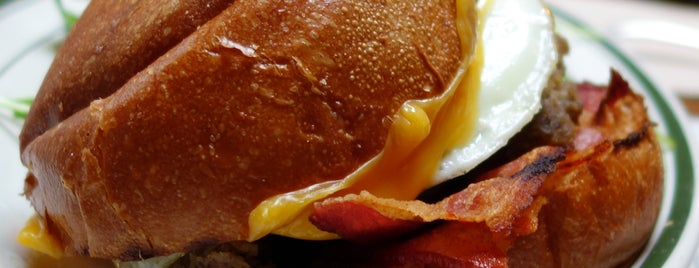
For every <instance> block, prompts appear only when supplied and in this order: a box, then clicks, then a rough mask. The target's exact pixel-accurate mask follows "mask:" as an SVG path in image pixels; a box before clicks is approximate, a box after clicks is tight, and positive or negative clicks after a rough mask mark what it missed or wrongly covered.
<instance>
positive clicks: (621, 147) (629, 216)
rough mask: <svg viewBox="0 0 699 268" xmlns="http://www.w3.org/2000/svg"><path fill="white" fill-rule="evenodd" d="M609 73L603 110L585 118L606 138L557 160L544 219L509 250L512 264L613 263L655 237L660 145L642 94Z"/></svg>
mask: <svg viewBox="0 0 699 268" xmlns="http://www.w3.org/2000/svg"><path fill="white" fill-rule="evenodd" d="M612 77H613V78H612V81H611V84H610V88H611V94H609V95H608V96H607V99H606V100H605V101H604V103H603V105H602V106H601V108H600V110H599V112H598V113H593V114H590V113H585V112H584V113H583V115H581V118H580V124H581V127H582V128H594V129H595V131H599V132H600V133H603V134H602V135H601V136H602V137H605V138H607V139H608V142H603V143H601V144H599V145H597V146H596V147H595V148H590V149H589V150H592V151H589V150H587V151H583V152H579V153H577V154H578V155H579V157H580V158H579V159H575V158H573V159H572V161H571V160H567V161H566V162H565V163H562V164H559V169H558V171H556V172H555V173H554V174H552V175H551V176H550V177H549V178H548V179H547V180H546V181H545V182H544V185H543V186H542V190H541V195H542V196H544V197H545V198H546V199H547V200H548V203H547V205H545V206H544V207H542V209H541V212H540V214H539V218H540V221H539V222H540V225H539V227H538V229H537V231H536V232H535V233H534V234H532V235H530V236H525V237H522V238H519V239H518V240H517V241H516V242H515V245H514V246H513V248H512V249H511V250H510V251H509V252H508V255H510V257H511V261H510V265H512V266H513V267H615V266H618V265H621V264H622V263H624V262H625V261H627V260H628V259H629V258H632V257H634V256H635V255H636V254H637V253H638V251H639V250H641V249H642V247H643V246H644V245H645V242H646V241H647V240H648V238H649V237H650V234H651V232H652V230H653V226H654V225H655V222H656V219H657V217H658V212H659V210H660V203H661V202H660V201H661V198H662V191H663V163H662V156H661V149H660V146H659V144H658V141H657V138H656V136H655V134H654V133H653V128H652V126H651V123H650V122H649V119H648V116H647V113H646V109H645V107H644V106H643V100H642V97H641V96H639V95H636V94H633V93H631V92H630V91H629V89H628V85H627V84H626V82H625V81H623V80H622V79H621V78H620V77H619V76H618V74H616V73H614V74H613V76H612Z"/></svg>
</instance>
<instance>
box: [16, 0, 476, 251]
mask: <svg viewBox="0 0 699 268" xmlns="http://www.w3.org/2000/svg"><path fill="white" fill-rule="evenodd" d="M230 2H232V1H207V4H201V3H199V2H195V1H194V2H191V3H190V2H187V3H182V4H181V5H176V4H170V3H171V1H137V2H133V1H93V2H91V3H90V5H89V7H88V8H87V10H86V11H85V13H84V15H83V17H82V19H81V20H80V21H79V22H78V24H77V25H76V27H75V28H74V30H73V31H72V32H71V34H70V36H69V37H68V39H67V40H66V42H65V45H64V46H63V47H62V48H61V49H60V51H59V52H58V55H57V58H56V60H55V62H54V63H53V65H52V67H51V69H50V71H49V73H48V75H47V77H46V80H45V81H44V83H43V85H42V87H41V89H40V92H39V94H38V95H37V98H36V102H35V103H34V105H33V107H32V109H31V112H30V113H29V116H28V118H27V120H26V124H25V128H24V130H23V132H22V134H21V146H22V152H21V157H22V161H23V163H24V164H25V165H26V166H27V167H28V168H29V171H30V174H29V176H28V178H27V180H26V188H25V194H26V196H27V197H28V198H29V200H30V201H31V203H32V204H33V206H34V207H35V209H36V211H37V213H38V214H39V217H40V218H41V219H42V220H43V221H45V222H46V224H47V227H48V230H49V232H50V233H51V234H53V235H54V236H55V237H56V239H57V240H59V242H60V245H61V246H62V247H63V250H64V251H65V254H67V255H89V256H92V257H98V258H107V259H120V260H136V259H141V258H146V257H150V256H159V255H167V254H171V253H175V252H186V251H189V250H191V249H196V248H201V247H202V246H206V245H213V244H217V243H220V242H226V241H235V240H244V239H247V237H248V221H247V220H248V216H249V213H250V211H251V210H252V209H253V208H255V206H256V205H257V204H259V203H260V202H261V201H263V200H265V199H266V198H268V197H270V196H274V195H277V194H280V193H285V192H289V191H292V190H296V189H299V188H304V187H307V186H310V185H314V184H317V183H321V182H325V181H330V180H337V179H339V178H343V177H344V176H346V175H347V174H348V173H350V172H352V171H353V170H355V169H356V168H357V167H358V166H360V165H362V164H363V163H365V162H366V161H367V160H369V159H370V158H372V157H373V156H374V155H376V154H377V153H378V152H379V151H380V150H381V149H382V148H383V146H384V143H385V142H386V136H387V133H388V130H389V127H390V124H389V122H387V120H386V118H387V117H390V116H391V115H393V114H395V113H396V112H397V110H398V108H399V107H400V106H401V104H402V103H404V102H405V101H406V100H411V99H427V98H430V97H434V96H437V95H439V94H440V93H442V92H443V91H444V90H445V87H446V85H445V81H450V80H451V79H452V78H453V77H454V76H455V72H456V70H457V68H458V67H459V65H460V63H461V61H462V58H461V55H463V54H470V53H471V52H470V51H466V53H463V52H464V51H461V50H462V43H461V40H460V38H459V36H458V34H457V30H456V26H455V13H456V12H455V6H454V5H455V3H454V1H449V0H443V1H428V0H421V1H388V2H385V1H256V0H241V1H235V2H233V3H232V4H231V3H230ZM467 2H470V1H467ZM471 5H473V3H471ZM471 9H473V8H471ZM471 15H472V16H471V17H470V18H471V19H470V20H469V21H468V23H467V24H469V25H467V26H468V28H470V29H471V31H472V32H475V30H474V29H475V27H476V22H475V15H474V14H471ZM468 42H469V43H471V44H473V43H474V42H475V38H473V36H470V37H468ZM471 47H472V46H471ZM465 48H468V49H470V47H469V46H466V47H465ZM379 89H380V90H379ZM358 122H361V123H358ZM202 204H203V205H202Z"/></svg>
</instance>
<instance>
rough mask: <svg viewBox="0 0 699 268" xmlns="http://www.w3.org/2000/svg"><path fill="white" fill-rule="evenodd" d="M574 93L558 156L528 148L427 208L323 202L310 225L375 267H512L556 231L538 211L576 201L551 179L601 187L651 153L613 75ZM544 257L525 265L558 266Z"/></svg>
mask: <svg viewBox="0 0 699 268" xmlns="http://www.w3.org/2000/svg"><path fill="white" fill-rule="evenodd" d="M578 90H579V93H580V96H581V98H582V100H583V103H584V109H583V113H582V114H581V115H580V120H579V128H578V131H577V133H576V137H575V139H574V141H573V142H572V144H571V146H570V147H569V148H568V150H567V151H564V150H563V149H562V148H556V147H539V148H536V149H534V150H532V151H531V152H529V153H527V154H525V155H523V156H522V157H520V158H518V159H516V160H514V161H512V162H510V163H507V164H505V165H503V166H501V167H500V168H497V169H495V170H492V171H490V172H487V173H485V174H483V175H481V177H479V178H478V179H477V180H476V182H474V183H472V184H470V185H469V186H468V187H467V188H465V189H464V190H462V191H460V192H457V193H456V194H453V195H451V196H449V197H447V198H445V199H443V200H442V201H439V202H437V203H435V204H428V203H424V202H421V201H416V200H412V201H401V200H393V199H387V198H380V197H376V196H374V195H372V194H370V193H368V192H362V193H360V194H356V195H354V194H353V195H346V196H342V197H335V198H330V199H326V200H324V201H322V202H319V203H316V204H315V205H314V212H313V214H312V216H311V222H313V223H314V224H315V225H316V226H317V227H318V228H320V229H322V230H325V231H328V232H334V233H337V234H339V235H340V236H341V237H343V238H345V239H347V240H350V241H355V242H360V243H367V242H371V243H377V242H379V244H381V245H384V246H383V247H382V248H381V249H379V250H376V249H373V252H372V258H371V262H373V263H379V264H381V266H403V265H406V264H410V265H411V266H438V267H506V266H507V265H508V263H510V262H512V259H510V258H515V262H514V263H519V264H521V263H522V261H525V262H526V261H527V258H532V256H534V255H531V254H529V250H528V248H542V247H544V248H545V247H550V246H551V245H549V243H550V241H552V240H550V238H547V235H549V232H554V233H555V232H558V231H556V230H557V229H556V228H557V226H553V227H552V226H547V225H554V224H557V223H555V222H551V221H548V222H542V223H540V222H539V221H540V220H541V219H540V217H541V214H542V213H540V212H541V211H542V209H544V207H546V208H548V207H552V208H555V209H561V208H564V207H563V206H560V205H558V204H555V205H550V206H547V203H548V202H571V201H570V200H575V198H574V197H570V196H567V197H565V198H572V199H570V200H569V199H562V197H560V196H558V195H557V194H554V192H556V191H564V190H565V189H561V188H560V187H561V186H563V187H577V186H576V185H574V184H571V183H573V182H572V181H566V182H561V181H560V180H564V179H565V180H575V178H576V176H589V177H590V178H592V179H599V180H606V179H607V178H604V177H603V175H605V174H607V173H605V172H620V171H618V170H616V169H610V170H609V171H604V170H602V169H604V165H605V163H607V162H608V161H614V160H613V159H615V158H624V157H629V156H633V155H634V154H635V152H633V151H620V150H618V149H617V148H620V147H625V148H627V149H635V147H634V146H636V145H638V144H642V145H644V146H645V145H648V146H650V147H651V148H652V147H654V146H652V141H651V140H649V139H648V137H650V136H648V133H649V129H650V127H651V124H650V123H648V122H647V118H646V117H645V116H639V115H637V114H633V113H629V112H628V110H625V109H631V110H632V111H636V112H644V111H645V110H644V107H643V103H642V99H641V98H640V97H639V96H637V95H635V94H633V93H632V92H631V91H630V90H629V88H628V84H627V83H626V82H625V81H624V80H623V79H621V77H620V76H619V75H618V74H617V73H616V72H614V73H613V74H612V80H611V82H610V87H609V88H606V87H598V86H593V85H591V84H581V85H579V87H578ZM619 129H621V130H619ZM642 142H646V143H642ZM636 147H638V146H636ZM646 147H647V146H646ZM646 147H642V148H646ZM615 164H617V163H615ZM653 164H655V163H653ZM622 166H623V165H622ZM600 168H602V169H600ZM622 168H623V167H622ZM590 172H592V173H590ZM622 172H623V171H622ZM634 183H635V182H634ZM551 185H554V186H553V188H551V187H552V186H551ZM556 187H558V188H556ZM595 187H604V185H603V184H601V185H599V186H595ZM653 187H654V186H653ZM554 188H556V189H554ZM599 190H600V191H606V190H605V189H604V188H599ZM594 191H597V190H594ZM551 198H553V199H551ZM585 198H588V196H587V194H585ZM618 207H619V208H621V206H618ZM615 209H616V207H615ZM548 210H550V209H548ZM544 214H545V213H544ZM563 214H565V213H563ZM540 224H543V225H541V228H540ZM598 227H599V226H598ZM598 227H594V228H598ZM543 231H548V232H543ZM578 235H579V234H578ZM520 238H526V239H520ZM522 241H525V242H522ZM558 246H564V245H558ZM511 249H514V250H512V251H511V252H510V250H511ZM552 250H553V249H550V250H548V251H545V252H549V253H546V254H544V255H542V256H539V255H536V256H538V257H536V258H541V259H540V260H536V259H529V261H544V262H548V263H550V264H553V263H555V261H556V258H558V257H553V256H552V255H551V254H554V253H550V252H552ZM573 251H574V250H573ZM542 254H543V253H542ZM508 256H510V257H508ZM559 261H560V260H559ZM615 261H616V260H615Z"/></svg>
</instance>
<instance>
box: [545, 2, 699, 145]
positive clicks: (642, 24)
mask: <svg viewBox="0 0 699 268" xmlns="http://www.w3.org/2000/svg"><path fill="white" fill-rule="evenodd" d="M546 2H548V3H549V4H550V5H551V6H553V7H554V8H556V9H558V10H561V11H563V12H566V13H568V14H570V15H572V16H573V17H576V18H578V19H579V20H581V21H583V22H584V23H585V24H587V25H588V26H590V28H592V29H593V30H595V31H596V32H598V33H600V34H602V35H603V36H604V37H606V38H607V39H609V40H610V41H611V42H612V43H614V44H615V45H617V46H618V47H619V48H620V49H621V50H622V51H624V52H625V53H627V54H628V56H629V57H631V59H632V60H634V61H635V62H636V63H638V64H639V65H640V66H641V68H642V69H644V71H645V72H646V73H648V74H649V76H651V77H652V78H653V80H654V81H657V82H658V83H659V84H660V85H661V86H662V87H665V88H667V89H669V90H671V91H672V92H674V93H676V94H677V96H679V97H680V98H681V100H682V101H683V103H684V104H685V106H686V109H687V110H688V111H689V113H690V114H692V119H697V116H699V0H667V1H657V0H546ZM695 122H697V124H699V121H696V120H695ZM695 133H696V132H695Z"/></svg>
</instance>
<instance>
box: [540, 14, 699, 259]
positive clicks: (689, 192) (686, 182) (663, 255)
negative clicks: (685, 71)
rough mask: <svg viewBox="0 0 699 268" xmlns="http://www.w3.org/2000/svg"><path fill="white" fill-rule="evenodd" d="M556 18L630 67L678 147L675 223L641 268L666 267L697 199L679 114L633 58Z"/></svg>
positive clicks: (672, 207) (582, 26) (670, 218)
mask: <svg viewBox="0 0 699 268" xmlns="http://www.w3.org/2000/svg"><path fill="white" fill-rule="evenodd" d="M552 11H553V13H554V14H556V16H558V17H560V18H561V19H563V20H564V21H566V22H568V23H570V24H571V25H573V26H574V27H577V28H580V29H581V32H583V33H585V34H587V35H588V36H589V37H590V38H592V39H595V40H597V41H598V42H599V43H600V44H601V45H602V46H604V47H605V48H606V49H607V50H609V52H611V53H612V54H613V55H614V56H616V57H617V58H618V59H619V60H621V62H622V63H623V64H624V66H625V67H627V68H628V69H629V70H630V71H631V72H632V74H633V75H634V76H635V78H637V79H638V81H639V82H640V83H641V84H642V86H643V88H644V89H645V91H646V92H647V93H648V94H649V95H650V97H651V100H652V102H653V104H655V106H656V107H657V108H658V111H659V113H660V116H661V117H662V120H663V122H664V123H665V124H666V127H667V132H668V133H667V135H668V137H669V138H670V139H672V141H673V142H674V143H675V145H676V146H674V148H671V151H672V152H673V157H674V160H675V163H674V165H675V171H676V177H675V182H676V183H675V188H674V189H672V191H674V199H673V200H671V202H672V203H671V205H670V214H669V216H668V221H669V222H671V223H672V224H669V225H668V226H665V227H664V228H663V230H662V232H661V233H660V236H659V237H658V241H657V242H656V244H655V245H654V246H653V248H652V249H651V251H650V253H649V255H648V257H647V258H646V260H645V261H644V262H643V263H642V264H641V267H662V266H663V264H665V262H666V261H667V260H668V258H669V257H670V255H671V254H672V252H673V251H674V249H675V247H676V246H677V242H678V241H679V239H680V237H681V235H682V232H683V231H684V229H685V227H686V225H687V219H688V216H689V213H690V209H691V206H692V200H693V197H694V167H693V166H692V157H691V154H690V151H689V144H688V141H687V137H685V135H684V133H683V131H682V128H681V126H680V122H679V121H678V119H677V115H676V114H675V113H674V112H673V110H672V108H671V107H670V104H669V103H668V102H667V101H666V100H665V99H664V98H663V96H662V95H661V94H660V91H659V90H658V88H657V87H656V86H655V85H654V84H653V83H652V82H651V81H650V80H649V79H648V77H647V76H646V75H645V74H644V73H643V72H642V71H641V70H640V69H639V68H638V66H636V65H635V64H634V63H633V62H632V61H631V60H629V58H628V57H627V56H626V55H624V53H622V52H621V51H620V50H619V49H618V48H617V47H615V46H614V45H612V44H611V43H610V42H609V41H607V40H606V39H604V38H602V37H601V35H599V34H597V33H594V32H592V31H591V30H590V28H589V27H588V26H586V25H585V24H584V23H582V22H580V21H578V20H576V19H575V18H573V17H572V16H570V15H569V14H567V13H565V12H562V11H560V10H557V9H555V8H552Z"/></svg>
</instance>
